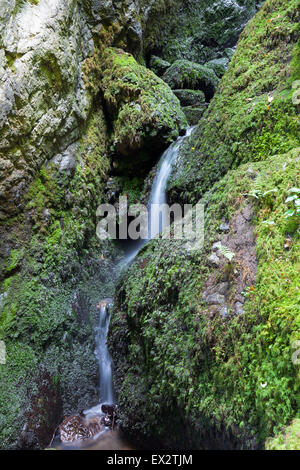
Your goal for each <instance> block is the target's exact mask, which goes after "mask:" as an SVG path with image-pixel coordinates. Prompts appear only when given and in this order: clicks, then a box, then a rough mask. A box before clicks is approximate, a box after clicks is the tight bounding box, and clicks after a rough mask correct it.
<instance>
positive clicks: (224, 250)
mask: <svg viewBox="0 0 300 470" xmlns="http://www.w3.org/2000/svg"><path fill="white" fill-rule="evenodd" d="M219 252H220V253H221V255H223V256H225V258H227V259H228V261H229V262H230V263H231V262H232V260H233V258H234V257H235V253H233V252H232V251H230V249H229V248H227V246H224V245H221V244H220V245H219Z"/></svg>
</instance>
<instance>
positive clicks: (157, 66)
mask: <svg viewBox="0 0 300 470" xmlns="http://www.w3.org/2000/svg"><path fill="white" fill-rule="evenodd" d="M149 66H150V69H151V70H152V71H153V72H154V73H155V74H156V75H157V76H158V77H161V76H162V75H163V74H164V73H165V72H166V71H167V70H168V68H169V67H171V64H170V62H167V61H166V60H163V59H161V58H160V57H157V56H156V55H153V56H152V57H151V59H150V63H149Z"/></svg>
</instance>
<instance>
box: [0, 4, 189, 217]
mask: <svg viewBox="0 0 300 470" xmlns="http://www.w3.org/2000/svg"><path fill="white" fill-rule="evenodd" d="M125 3H126V2H124V1H118V2H114V5H112V2H110V1H108V2H102V1H99V2H78V1H77V0H63V1H60V0H54V1H51V2H50V3H49V2H48V1H47V0H39V1H38V2H30V1H26V2H22V3H20V2H16V1H13V2H2V4H1V11H0V19H1V21H0V24H1V28H2V34H1V43H0V48H1V49H0V80H1V89H0V132H1V139H0V168H1V170H2V171H1V175H0V198H1V199H0V201H1V213H0V216H1V217H2V218H4V217H6V216H7V215H11V214H12V212H13V211H17V209H22V198H23V194H24V191H25V189H26V187H27V186H28V184H29V182H30V181H31V180H32V176H33V175H34V174H35V172H36V171H37V170H39V168H40V167H41V165H42V164H43V163H45V161H47V160H50V159H51V158H53V157H55V155H56V154H61V153H63V152H65V151H66V149H67V148H68V147H69V146H70V145H72V144H74V143H75V142H76V141H78V139H79V138H80V136H81V135H82V132H83V130H82V127H83V126H84V122H85V121H86V120H87V118H88V116H89V114H90V111H91V108H92V99H93V93H92V91H91V89H90V88H89V86H88V83H87V79H86V78H85V74H84V71H85V69H84V65H85V61H86V59H87V58H89V57H91V56H92V55H93V53H94V52H95V41H96V42H97V43H99V41H100V42H101V43H106V44H108V45H110V44H112V43H117V44H118V43H119V44H120V45H121V46H123V47H125V48H126V49H128V50H129V51H132V52H134V53H135V54H136V55H139V54H140V53H141V51H142V40H143V27H145V21H146V18H147V15H148V14H149V11H151V7H152V5H153V4H154V3H155V2H153V1H152V2H150V5H148V6H147V8H146V7H145V5H143V2H139V1H131V2H129V3H128V2H127V4H126V5H125ZM116 20H117V23H116ZM103 22H105V26H104V25H103V24H102V23H103ZM99 35H100V39H99ZM120 36H122V41H121V39H118V38H119V37H120ZM97 37H98V39H97ZM88 73H89V72H87V74H88ZM173 100H174V98H173ZM179 114H180V112H179ZM172 124H173V123H172V122H170V123H169V125H170V126H171V125H172ZM175 127H176V126H175Z"/></svg>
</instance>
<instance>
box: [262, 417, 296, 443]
mask: <svg viewBox="0 0 300 470" xmlns="http://www.w3.org/2000/svg"><path fill="white" fill-rule="evenodd" d="M266 449H267V450H300V420H299V419H295V420H294V421H293V422H292V424H291V425H290V426H288V427H287V428H286V430H285V432H284V433H282V434H279V435H278V436H277V437H275V438H273V439H269V440H268V441H267V443H266Z"/></svg>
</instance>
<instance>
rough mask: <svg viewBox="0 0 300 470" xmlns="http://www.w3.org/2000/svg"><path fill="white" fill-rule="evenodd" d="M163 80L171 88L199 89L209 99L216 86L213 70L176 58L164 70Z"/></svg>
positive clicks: (216, 79)
mask: <svg viewBox="0 0 300 470" xmlns="http://www.w3.org/2000/svg"><path fill="white" fill-rule="evenodd" d="M163 80H164V81H165V82H166V83H167V84H168V85H169V86H170V87H171V88H172V89H173V90H176V89H184V88H188V89H190V90H201V91H203V93H204V94H205V97H206V100H207V101H209V100H210V99H211V98H212V97H213V95H214V93H215V91H216V89H217V86H218V82H219V80H218V77H217V76H216V74H215V72H214V71H213V70H212V69H211V68H208V67H204V66H203V65H199V64H196V63H194V62H190V61H188V60H178V61H176V62H174V64H173V65H172V66H171V67H170V68H169V69H168V70H167V71H166V73H165V74H164V76H163Z"/></svg>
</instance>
